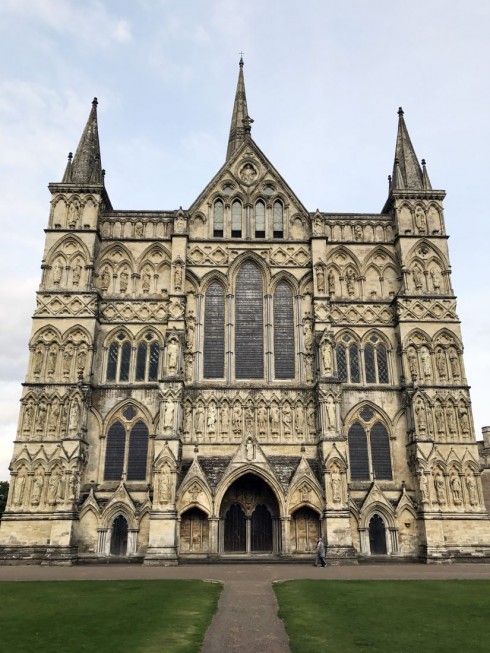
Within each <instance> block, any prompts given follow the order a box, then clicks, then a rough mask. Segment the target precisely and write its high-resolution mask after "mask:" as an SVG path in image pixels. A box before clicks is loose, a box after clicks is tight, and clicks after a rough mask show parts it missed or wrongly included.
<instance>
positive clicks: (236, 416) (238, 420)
mask: <svg viewBox="0 0 490 653" xmlns="http://www.w3.org/2000/svg"><path fill="white" fill-rule="evenodd" d="M242 417H243V409H242V407H241V405H240V404H239V403H236V404H235V405H234V406H233V415H232V418H231V420H232V425H233V433H240V432H241V430H242Z"/></svg>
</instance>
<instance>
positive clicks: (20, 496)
mask: <svg viewBox="0 0 490 653" xmlns="http://www.w3.org/2000/svg"><path fill="white" fill-rule="evenodd" d="M26 482H27V470H26V469H25V467H24V468H23V469H21V470H20V472H19V474H18V475H17V478H16V479H15V485H14V493H13V499H12V503H13V504H14V505H15V506H20V505H21V504H22V502H23V500H24V491H25V488H26Z"/></svg>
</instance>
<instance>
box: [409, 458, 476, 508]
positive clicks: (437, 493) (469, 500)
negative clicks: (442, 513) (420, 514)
mask: <svg viewBox="0 0 490 653" xmlns="http://www.w3.org/2000/svg"><path fill="white" fill-rule="evenodd" d="M419 493H420V501H421V503H422V505H423V506H424V507H425V509H426V510H430V509H431V507H432V508H434V507H436V508H437V509H439V510H452V509H465V510H478V509H479V508H480V506H481V492H480V488H479V480H478V478H477V477H476V476H475V473H474V471H473V470H472V469H471V467H469V466H467V468H466V469H465V470H464V471H459V470H457V469H452V470H450V471H449V472H444V471H443V470H442V469H441V468H440V467H435V468H433V469H432V471H431V472H420V473H419Z"/></svg>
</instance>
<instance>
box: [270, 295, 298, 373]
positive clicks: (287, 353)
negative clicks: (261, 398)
mask: <svg viewBox="0 0 490 653" xmlns="http://www.w3.org/2000/svg"><path fill="white" fill-rule="evenodd" d="M274 371H275V378H276V379H294V376H295V348H294V310H293V294H292V292H291V288H290V287H289V286H288V284H287V283H280V284H279V285H278V286H277V288H276V291H275V293H274Z"/></svg>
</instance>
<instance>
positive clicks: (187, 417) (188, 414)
mask: <svg viewBox="0 0 490 653" xmlns="http://www.w3.org/2000/svg"><path fill="white" fill-rule="evenodd" d="M183 422H184V424H183V429H184V435H186V436H188V435H189V434H190V432H191V430H192V405H191V404H190V403H189V402H186V403H185V405H184V420H183Z"/></svg>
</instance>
